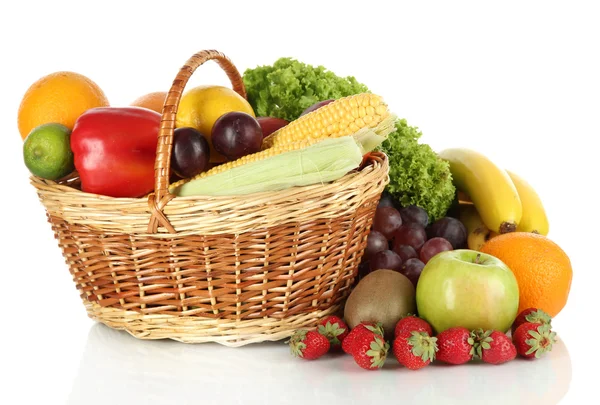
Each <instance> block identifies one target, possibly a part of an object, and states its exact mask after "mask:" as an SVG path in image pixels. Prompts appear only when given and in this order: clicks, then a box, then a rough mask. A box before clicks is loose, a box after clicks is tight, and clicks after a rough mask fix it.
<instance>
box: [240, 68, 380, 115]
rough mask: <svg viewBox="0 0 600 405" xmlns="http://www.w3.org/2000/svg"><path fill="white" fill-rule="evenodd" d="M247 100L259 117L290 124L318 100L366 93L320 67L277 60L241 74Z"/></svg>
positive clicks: (352, 81)
mask: <svg viewBox="0 0 600 405" xmlns="http://www.w3.org/2000/svg"><path fill="white" fill-rule="evenodd" d="M243 79H244V85H245V86H246V92H247V95H248V101H249V102H250V105H251V106H252V108H253V109H254V112H255V113H256V115H257V116H259V117H277V118H283V119H285V120H288V121H293V120H295V119H296V118H298V117H299V116H300V114H302V112H303V111H304V110H305V109H306V108H308V107H310V106H311V105H313V104H315V103H318V102H319V101H324V100H329V99H338V98H341V97H346V96H350V95H354V94H359V93H366V92H369V89H368V88H367V86H365V85H364V84H361V83H359V82H358V81H357V80H356V79H355V78H354V77H352V76H348V77H345V78H344V77H339V76H337V75H336V74H335V73H333V72H330V71H328V70H327V69H325V67H323V66H317V67H314V66H311V65H307V64H305V63H302V62H299V61H297V60H295V59H292V58H280V59H278V60H277V61H276V62H275V63H274V64H273V65H272V66H258V67H256V68H254V69H247V70H246V71H245V72H244V75H243Z"/></svg>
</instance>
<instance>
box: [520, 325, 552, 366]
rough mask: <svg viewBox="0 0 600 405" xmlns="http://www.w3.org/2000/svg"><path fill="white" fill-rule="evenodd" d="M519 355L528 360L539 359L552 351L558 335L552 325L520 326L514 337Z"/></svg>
mask: <svg viewBox="0 0 600 405" xmlns="http://www.w3.org/2000/svg"><path fill="white" fill-rule="evenodd" d="M513 343H514V344H515V346H516V347H517V353H519V355H520V356H522V357H525V358H526V359H533V358H536V359H539V358H540V357H542V356H543V355H544V354H546V353H547V352H549V351H551V350H552V345H553V344H554V343H556V333H555V332H552V330H551V329H550V325H548V324H541V323H530V322H526V323H524V324H522V325H521V326H519V327H518V328H517V330H516V331H515V334H514V335H513Z"/></svg>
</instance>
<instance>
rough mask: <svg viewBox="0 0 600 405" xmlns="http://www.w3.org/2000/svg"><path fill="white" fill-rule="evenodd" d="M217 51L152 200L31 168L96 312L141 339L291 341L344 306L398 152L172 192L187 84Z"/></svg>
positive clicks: (177, 88) (172, 99)
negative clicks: (302, 174) (318, 172)
mask: <svg viewBox="0 0 600 405" xmlns="http://www.w3.org/2000/svg"><path fill="white" fill-rule="evenodd" d="M214 58H216V59H217V61H218V62H219V64H220V65H221V66H222V67H224V69H225V71H226V72H227V74H228V76H229V78H230V79H231V81H232V84H233V87H234V89H235V90H236V91H237V92H238V93H240V94H242V95H245V91H244V89H243V84H242V82H241V78H239V73H238V72H237V70H236V69H235V68H234V67H233V65H231V63H230V62H229V61H228V60H227V59H226V58H225V57H224V56H223V55H222V54H220V53H218V52H215V51H205V52H201V53H199V54H197V55H195V56H194V57H192V58H191V59H190V61H188V63H186V65H185V66H184V67H183V68H182V70H181V72H180V73H179V74H178V76H177V78H176V79H175V81H174V84H173V87H172V89H171V91H170V92H169V96H168V97H167V102H166V103H165V109H164V112H163V123H162V125H161V133H160V137H161V138H160V139H161V140H160V141H159V146H158V155H157V164H156V184H155V186H156V189H155V190H156V191H155V193H152V194H150V195H149V196H148V197H147V198H129V199H128V198H112V197H105V196H98V195H94V194H89V193H84V192H81V191H80V190H79V189H78V179H77V177H73V178H71V179H65V180H63V181H61V182H59V183H57V182H52V181H47V180H42V179H40V178H37V177H35V176H33V177H31V183H32V185H33V186H34V187H35V188H36V190H37V192H38V196H39V198H40V201H41V202H42V204H43V206H44V207H45V209H46V212H47V214H48V219H49V221H50V223H51V225H52V228H53V230H54V232H55V236H56V238H57V240H58V242H59V246H60V248H61V249H62V252H63V255H64V257H65V259H66V262H67V264H68V266H69V270H70V272H71V274H72V276H73V280H74V282H75V285H76V287H77V289H78V290H79V292H80V294H81V298H82V300H83V302H84V304H85V305H86V308H87V310H88V314H89V315H90V316H91V317H92V318H94V319H96V320H98V321H100V322H103V323H105V324H107V325H108V326H111V327H113V328H117V329H125V330H127V331H128V332H129V333H131V334H132V335H134V336H136V337H139V338H146V339H159V338H171V339H175V340H180V341H184V342H209V341H213V342H218V343H221V344H226V345H230V346H240V345H243V344H248V343H255V342H260V341H262V340H278V339H283V338H285V337H287V336H289V335H291V334H292V333H293V331H294V330H295V329H297V328H300V327H307V326H312V325H315V324H316V322H317V321H318V320H319V318H320V317H322V316H324V315H327V314H329V313H331V312H333V311H335V310H337V309H338V308H339V306H340V304H341V303H342V302H343V300H344V299H345V298H346V297H347V295H348V293H349V291H350V288H351V286H352V284H353V282H354V278H355V274H356V271H357V266H358V263H359V261H360V258H361V256H362V254H363V250H364V248H365V245H366V237H367V234H368V231H369V229H370V226H371V222H372V217H373V214H374V211H375V208H376V205H377V203H378V201H379V196H380V194H381V192H382V190H383V188H384V187H385V185H386V184H387V181H388V166H387V164H388V163H387V157H386V156H385V155H383V154H379V153H373V154H371V156H370V158H369V159H368V160H367V164H366V165H364V167H362V168H361V169H360V170H356V171H353V172H352V173H349V174H348V175H346V176H344V177H343V178H341V179H339V180H338V181H335V182H332V183H329V184H317V185H313V186H306V187H296V188H291V189H288V190H284V191H278V192H269V193H257V194H252V195H246V196H239V197H202V196H197V197H176V198H175V197H174V196H172V195H170V194H168V191H167V187H168V184H167V183H168V178H167V176H166V173H168V171H169V163H168V157H169V156H170V147H171V141H172V135H173V126H174V117H175V113H176V110H177V108H176V107H177V104H178V102H179V99H180V96H181V92H182V90H183V86H185V83H186V82H187V78H189V76H190V75H191V74H192V73H193V71H194V70H195V68H196V67H197V66H199V65H201V64H202V63H204V61H206V60H210V59H214Z"/></svg>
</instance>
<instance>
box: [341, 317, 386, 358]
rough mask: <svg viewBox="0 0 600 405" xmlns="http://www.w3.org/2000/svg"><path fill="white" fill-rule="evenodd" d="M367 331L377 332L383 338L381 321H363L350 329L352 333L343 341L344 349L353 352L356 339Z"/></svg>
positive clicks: (346, 351)
mask: <svg viewBox="0 0 600 405" xmlns="http://www.w3.org/2000/svg"><path fill="white" fill-rule="evenodd" d="M365 332H371V333H376V334H378V335H379V336H381V337H382V338H383V329H382V327H381V324H380V323H374V322H362V323H359V324H358V325H356V326H355V327H354V328H353V329H352V330H351V331H350V333H348V336H346V337H345V338H344V340H343V341H342V350H343V351H344V352H345V353H348V354H352V352H353V346H354V341H355V340H356V338H357V337H358V336H360V335H362V334H363V333H365Z"/></svg>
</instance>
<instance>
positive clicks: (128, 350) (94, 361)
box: [68, 324, 571, 405]
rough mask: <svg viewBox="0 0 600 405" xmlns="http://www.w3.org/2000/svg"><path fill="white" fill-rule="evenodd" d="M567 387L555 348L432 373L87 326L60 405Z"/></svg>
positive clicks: (277, 400) (417, 395)
mask: <svg viewBox="0 0 600 405" xmlns="http://www.w3.org/2000/svg"><path fill="white" fill-rule="evenodd" d="M570 382H571V360H570V358H569V353H568V351H567V348H566V346H565V344H564V343H563V342H562V341H561V340H559V342H558V343H557V344H556V346H555V347H554V349H553V351H552V352H551V353H550V354H549V355H548V356H546V357H544V358H542V359H539V360H536V361H527V360H520V359H518V360H515V361H512V362H510V363H507V364H504V365H501V366H492V365H488V364H483V363H476V362H474V363H472V364H468V365H463V366H445V365H437V364H436V365H432V366H430V367H427V368H425V369H422V370H419V371H416V372H412V371H409V370H406V369H404V368H401V367H400V366H399V365H398V363H397V362H396V360H395V359H394V358H393V356H391V358H389V359H388V361H387V363H386V365H385V367H384V369H383V370H380V371H375V372H370V371H366V370H362V369H360V368H359V367H358V366H356V365H355V364H354V362H353V360H352V358H351V357H350V356H348V355H344V354H338V355H328V356H326V357H325V358H321V359H319V360H316V361H301V360H298V359H295V358H293V357H292V356H291V355H290V354H289V352H288V348H287V346H286V345H285V344H284V343H283V342H279V343H277V342H275V343H264V344H257V345H250V346H245V347H241V348H228V347H224V346H221V345H218V344H199V345H189V344H183V343H179V342H174V341H169V340H162V341H142V340H138V339H136V338H134V337H132V336H130V335H129V334H127V333H126V332H121V331H116V330H112V329H110V328H108V327H105V326H104V325H101V324H95V325H94V326H93V327H92V328H91V330H90V333H89V337H88V341H87V344H86V348H85V351H84V354H83V358H82V360H81V365H80V369H79V372H78V375H77V377H76V378H75V380H74V383H73V389H72V392H71V395H70V397H69V401H68V404H69V405H80V404H86V405H94V404H103V405H105V404H128V405H134V404H167V403H171V404H180V405H182V404H200V403H201V404H254V403H261V404H292V403H313V404H320V403H330V404H333V403H344V404H353V403H356V404H371V403H379V404H387V403H390V404H398V403H403V404H407V403H417V402H418V403H420V404H435V403H440V404H454V403H456V404H471V403H473V404H475V403H478V404H500V403H502V404H506V403H513V404H525V403H528V404H532V403H543V404H546V405H547V404H556V403H558V401H559V400H560V399H561V398H562V397H563V396H564V395H565V394H566V392H567V390H568V388H569V384H570Z"/></svg>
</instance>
